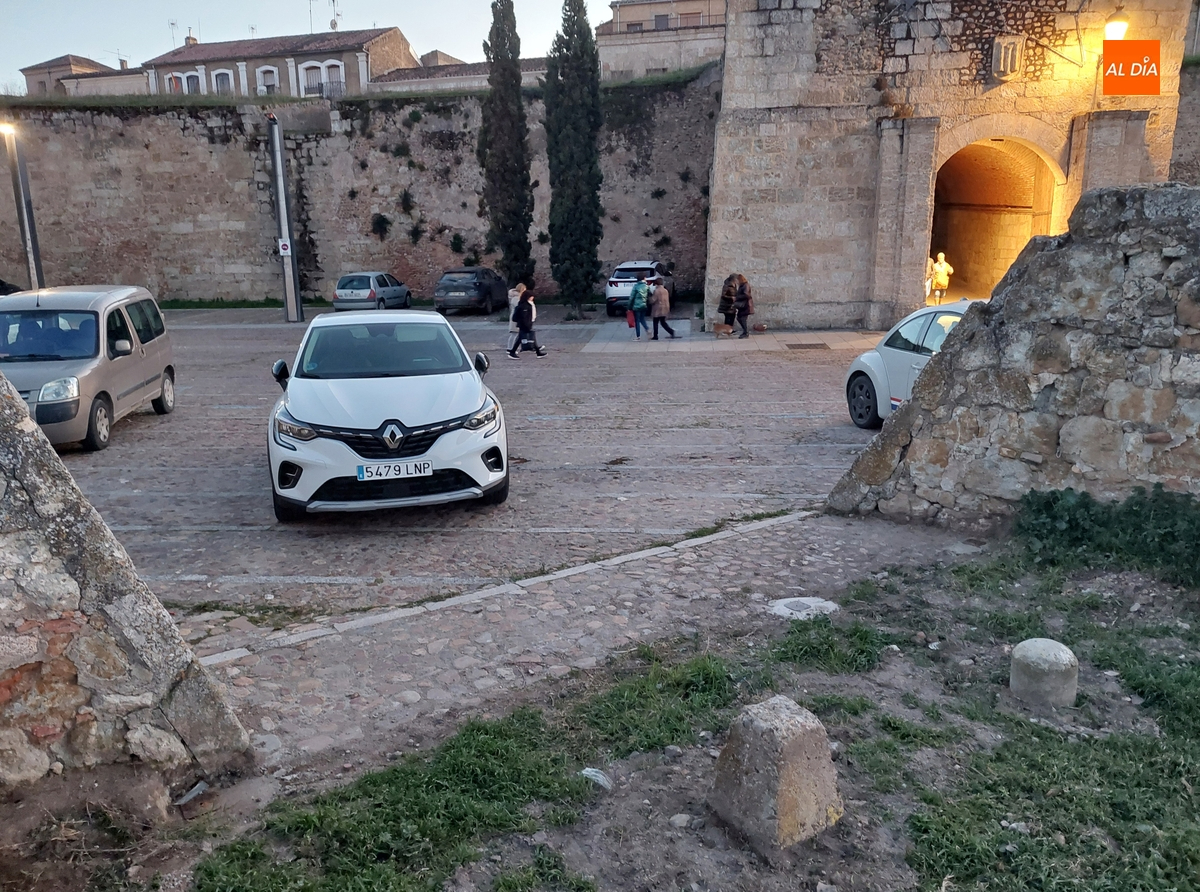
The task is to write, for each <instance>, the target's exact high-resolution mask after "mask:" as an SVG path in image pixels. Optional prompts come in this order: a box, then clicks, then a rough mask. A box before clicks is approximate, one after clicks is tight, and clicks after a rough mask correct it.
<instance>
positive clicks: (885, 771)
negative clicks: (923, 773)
mask: <svg viewBox="0 0 1200 892" xmlns="http://www.w3.org/2000/svg"><path fill="white" fill-rule="evenodd" d="M846 756H847V758H849V759H850V761H851V762H853V763H854V766H855V767H856V768H858V769H859V770H861V771H863V772H865V773H866V774H869V775H870V776H871V780H872V781H873V782H874V784H875V789H877V790H878V791H879V792H881V793H891V792H893V791H894V790H897V789H899V788H900V784H901V777H902V776H903V773H904V754H903V752H901V749H900V744H898V743H897V742H896V741H895V740H892V739H891V738H890V737H872V738H868V739H866V740H859V741H856V742H854V743H852V744H850V746H848V747H847V748H846Z"/></svg>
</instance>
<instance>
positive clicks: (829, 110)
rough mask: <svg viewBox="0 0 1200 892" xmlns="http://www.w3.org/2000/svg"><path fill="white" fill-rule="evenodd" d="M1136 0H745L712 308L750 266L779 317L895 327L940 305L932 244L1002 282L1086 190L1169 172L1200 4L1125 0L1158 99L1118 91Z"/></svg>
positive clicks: (721, 143)
mask: <svg viewBox="0 0 1200 892" xmlns="http://www.w3.org/2000/svg"><path fill="white" fill-rule="evenodd" d="M1116 5H1117V3H1116V0H1098V2H1094V3H1088V4H1085V5H1084V7H1077V6H1076V5H1075V4H1063V3H1059V2H1053V0H1045V2H1037V3H1030V2H1029V0H994V2H992V3H990V4H988V6H987V10H986V15H984V14H983V11H982V7H980V6H979V5H978V4H973V3H954V4H948V3H917V4H897V3H895V2H890V0H877V2H874V3H872V2H865V3H859V4H855V5H854V7H853V10H854V11H847V9H845V8H843V11H842V13H841V14H840V17H839V18H838V19H837V20H836V21H835V20H834V19H833V18H832V15H833V14H832V13H831V12H830V11H828V10H827V8H826V4H818V3H815V2H813V0H729V2H728V6H727V17H726V37H725V41H726V43H725V50H726V51H725V72H724V89H723V93H722V103H721V113H720V117H719V118H718V121H717V133H716V148H715V153H714V159H713V174H712V185H711V190H712V191H711V197H712V205H711V209H710V214H709V235H708V272H707V279H706V289H705V291H706V294H705V298H706V304H705V306H706V316H707V317H708V319H709V320H710V321H711V320H712V319H713V318H714V317H715V309H716V303H717V299H718V296H719V291H720V284H721V282H722V280H723V279H724V278H725V276H727V275H728V274H729V273H731V272H740V273H742V274H744V275H746V276H747V277H748V278H749V279H750V280H751V281H752V283H753V284H754V286H755V304H756V309H757V312H758V317H757V318H758V319H759V320H760V321H763V322H766V323H768V324H776V325H781V326H797V327H812V328H827V327H867V328H881V327H884V326H886V325H889V324H890V323H892V322H893V321H895V320H896V319H897V318H899V317H900V316H902V315H903V314H904V313H906V312H908V311H909V310H911V309H913V308H914V307H915V306H918V305H919V304H921V303H922V302H923V301H924V280H925V267H926V262H927V259H928V257H929V256H930V252H931V251H933V252H936V251H944V252H945V253H946V254H947V256H948V258H949V259H950V261H951V263H952V265H953V266H954V267H955V271H956V275H955V277H954V282H955V284H956V285H957V286H958V289H959V291H958V293H966V294H970V295H972V296H981V297H982V296H986V295H987V294H988V293H990V291H991V288H992V287H993V286H994V285H995V283H996V282H997V281H998V280H999V278H1000V277H1001V276H1002V275H1003V273H1004V271H1005V270H1006V269H1007V267H1008V265H1009V264H1010V263H1011V262H1012V260H1013V259H1015V257H1016V256H1017V254H1018V253H1019V252H1020V250H1021V249H1022V248H1023V247H1024V245H1025V243H1026V242H1027V241H1028V240H1029V238H1030V237H1031V236H1033V235H1039V234H1054V233H1058V232H1062V231H1063V230H1064V229H1065V228H1066V222H1067V218H1068V216H1069V214H1070V211H1071V209H1072V208H1073V207H1074V205H1075V203H1076V201H1078V199H1079V196H1080V195H1081V194H1082V192H1083V191H1084V190H1087V189H1090V188H1095V187H1098V186H1126V185H1131V184H1133V183H1139V182H1154V181H1162V180H1163V179H1165V178H1166V174H1167V170H1168V167H1169V163H1170V155H1171V146H1172V138H1173V135H1174V129H1175V116H1176V108H1177V106H1178V85H1179V70H1180V64H1181V62H1182V58H1183V35H1184V33H1185V31H1186V27H1187V20H1188V15H1189V13H1190V10H1191V0H1127V2H1125V3H1124V11H1125V14H1126V15H1127V16H1128V18H1129V22H1130V24H1129V31H1128V37H1129V38H1130V39H1139V40H1157V41H1159V42H1160V45H1161V71H1162V81H1161V95H1158V96H1105V95H1103V92H1102V91H1101V89H1100V87H1099V70H1100V61H1101V53H1102V51H1103V40H1104V24H1105V21H1106V20H1107V18H1108V17H1109V16H1110V15H1112V14H1113V13H1114V11H1115V9H1116ZM1068 6H1069V7H1070V9H1067V7H1068ZM953 294H954V292H953V291H952V295H953Z"/></svg>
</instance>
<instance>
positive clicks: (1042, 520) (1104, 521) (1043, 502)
mask: <svg viewBox="0 0 1200 892" xmlns="http://www.w3.org/2000/svg"><path fill="white" fill-rule="evenodd" d="M1013 533H1014V536H1015V537H1016V538H1017V539H1018V540H1019V541H1020V542H1021V543H1023V544H1024V546H1025V548H1026V549H1027V550H1028V552H1029V553H1030V554H1031V555H1032V556H1033V560H1034V561H1036V562H1038V563H1040V564H1044V565H1046V566H1049V567H1057V568H1065V569H1071V568H1075V567H1083V566H1093V567H1095V566H1101V567H1123V568H1128V569H1134V570H1142V571H1144V572H1147V573H1152V574H1155V575H1157V576H1160V577H1161V578H1163V579H1166V580H1167V581H1169V582H1175V583H1180V584H1182V585H1186V586H1189V587H1192V588H1195V587H1198V586H1200V549H1197V548H1196V542H1197V541H1200V502H1197V500H1196V499H1195V498H1193V497H1192V496H1190V495H1187V494H1185V493H1175V492H1168V491H1167V490H1165V489H1163V487H1162V485H1161V484H1156V485H1155V486H1154V489H1153V490H1151V491H1149V492H1147V491H1146V490H1145V489H1143V488H1141V487H1139V488H1138V489H1136V490H1134V492H1133V495H1131V496H1129V498H1127V499H1125V500H1124V501H1123V502H1098V501H1096V499H1094V498H1093V497H1092V496H1091V495H1089V494H1088V493H1081V492H1076V491H1075V490H1072V489H1067V490H1062V491H1055V492H1030V493H1026V495H1025V496H1024V497H1023V498H1022V499H1021V508H1020V511H1019V512H1018V515H1017V520H1016V523H1015V525H1014V528H1013Z"/></svg>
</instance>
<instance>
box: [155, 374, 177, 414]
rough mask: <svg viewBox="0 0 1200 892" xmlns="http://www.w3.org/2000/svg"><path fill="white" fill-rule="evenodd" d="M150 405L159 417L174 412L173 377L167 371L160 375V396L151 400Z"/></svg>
mask: <svg viewBox="0 0 1200 892" xmlns="http://www.w3.org/2000/svg"><path fill="white" fill-rule="evenodd" d="M150 405H151V406H153V407H154V411H155V412H157V413H158V414H159V415H170V414H171V413H172V412H174V411H175V376H174V375H172V374H171V372H170V371H169V370H164V371H163V374H162V394H161V395H160V396H159V397H158V398H157V399H154V400H151V401H150Z"/></svg>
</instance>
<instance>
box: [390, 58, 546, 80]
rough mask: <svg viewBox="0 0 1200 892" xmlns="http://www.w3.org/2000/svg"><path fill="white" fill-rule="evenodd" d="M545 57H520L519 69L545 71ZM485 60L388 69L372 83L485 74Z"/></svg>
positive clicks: (486, 69) (486, 66)
mask: <svg viewBox="0 0 1200 892" xmlns="http://www.w3.org/2000/svg"><path fill="white" fill-rule="evenodd" d="M545 70H546V57H545V56H542V57H540V58H537V59H522V60H521V71H523V72H525V71H545ZM487 73H488V63H487V62H464V63H463V64H462V65H437V66H434V67H432V68H397V69H396V70H395V71H389V72H388V73H387V74H384V75H381V76H379V77H377V78H375V80H374V81H373V83H377V84H379V83H394V82H397V81H420V80H429V79H432V78H438V77H472V76H478V75H484V76H485V77H486V76H487Z"/></svg>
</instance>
